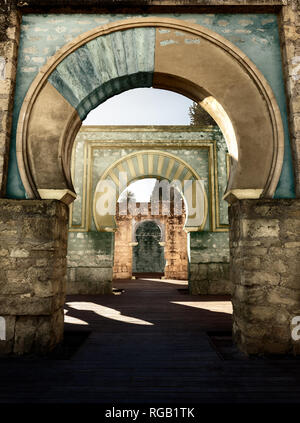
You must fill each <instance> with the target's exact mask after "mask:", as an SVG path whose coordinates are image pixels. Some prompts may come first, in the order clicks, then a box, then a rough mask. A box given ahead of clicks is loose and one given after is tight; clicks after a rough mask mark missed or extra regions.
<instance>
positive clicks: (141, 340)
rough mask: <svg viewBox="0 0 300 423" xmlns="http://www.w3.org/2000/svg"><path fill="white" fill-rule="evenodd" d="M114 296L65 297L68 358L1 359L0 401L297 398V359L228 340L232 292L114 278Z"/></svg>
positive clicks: (299, 372) (172, 401) (271, 400)
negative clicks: (71, 346) (255, 352)
mask: <svg viewBox="0 0 300 423" xmlns="http://www.w3.org/2000/svg"><path fill="white" fill-rule="evenodd" d="M115 286H116V288H120V289H123V290H124V291H125V292H123V293H121V294H120V295H105V296H70V297H68V298H67V302H66V306H65V309H66V331H67V332H66V333H67V334H69V335H70V334H71V335H72V333H73V335H74V338H76V336H77V334H79V335H80V334H81V335H82V334H83V335H84V334H86V335H88V336H87V337H86V339H85V341H84V342H83V343H82V344H81V345H80V347H79V348H78V349H77V351H75V352H74V353H73V354H72V355H71V357H68V358H66V357H59V355H58V356H50V357H47V358H34V357H28V358H17V359H16V358H2V359H1V360H0V375H1V376H0V402H1V403H24V402H27V403H106V404H122V403H143V404H151V403H162V404H173V405H179V404H189V405H192V404H207V403H208V404H209V403H210V404H216V403H223V404H226V403H228V404H232V403H266V402H267V403H299V402H300V361H299V359H297V358H283V359H281V360H278V359H266V358H256V359H253V358H252V359H248V358H246V357H245V356H243V355H242V354H240V353H238V351H237V350H236V349H235V348H234V347H233V346H232V345H231V342H230V338H228V336H227V335H228V333H229V332H230V330H231V303H230V301H229V298H228V297H220V296H219V297H216V296H191V295H189V294H188V293H187V292H186V290H185V289H186V287H187V286H186V284H185V283H183V282H182V281H181V282H180V281H163V280H154V279H137V280H132V281H119V282H116V283H115Z"/></svg>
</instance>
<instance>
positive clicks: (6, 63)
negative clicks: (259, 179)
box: [0, 2, 21, 197]
mask: <svg viewBox="0 0 300 423" xmlns="http://www.w3.org/2000/svg"><path fill="white" fill-rule="evenodd" d="M10 8H11V6H10V2H7V3H6V4H3V2H2V3H1V11H0V197H3V196H4V195H5V190H6V181H7V169H8V156H9V142H10V135H11V126H12V112H13V105H14V91H15V82H16V69H17V54H18V45H19V37H20V19H21V18H20V15H19V13H18V12H17V11H15V10H11V9H10ZM1 12H2V13H1Z"/></svg>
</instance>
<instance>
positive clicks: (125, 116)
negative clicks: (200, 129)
mask: <svg viewBox="0 0 300 423" xmlns="http://www.w3.org/2000/svg"><path fill="white" fill-rule="evenodd" d="M192 103H193V102H192V100H190V99H189V98H186V97H184V96H182V95H180V94H176V93H174V92H172V91H166V90H158V89H154V88H137V89H134V90H130V91H126V92H124V93H122V94H119V95H117V96H114V97H112V98H110V99H109V100H107V101H106V102H105V103H103V104H101V105H100V106H98V107H96V108H95V109H94V110H92V111H91V112H90V113H89V114H88V116H87V118H86V119H85V120H84V121H83V125H189V124H190V119H189V115H188V111H189V106H190V105H191V104H192Z"/></svg>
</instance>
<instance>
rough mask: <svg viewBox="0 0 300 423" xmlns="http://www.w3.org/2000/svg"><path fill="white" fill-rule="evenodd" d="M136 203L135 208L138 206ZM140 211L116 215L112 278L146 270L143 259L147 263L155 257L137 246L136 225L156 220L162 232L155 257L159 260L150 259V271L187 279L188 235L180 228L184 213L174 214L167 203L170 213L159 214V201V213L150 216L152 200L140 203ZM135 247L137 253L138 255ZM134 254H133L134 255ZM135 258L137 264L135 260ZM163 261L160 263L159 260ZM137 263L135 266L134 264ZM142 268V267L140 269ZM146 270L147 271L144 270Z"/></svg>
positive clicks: (124, 277) (182, 224)
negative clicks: (157, 255) (159, 248)
mask: <svg viewBox="0 0 300 423" xmlns="http://www.w3.org/2000/svg"><path fill="white" fill-rule="evenodd" d="M140 205H141V204H140V203H137V207H140ZM141 208H142V210H143V213H141V214H138V215H137V216H133V215H131V214H130V213H129V214H128V215H118V214H117V216H116V220H117V225H118V230H117V231H116V233H115V257H114V278H115V279H126V278H130V277H131V276H132V273H139V272H140V273H143V272H146V270H145V269H146V268H143V261H144V262H146V264H147V265H148V263H149V259H150V260H151V261H152V262H153V261H154V258H153V257H152V256H151V257H150V258H149V257H148V255H149V251H148V250H147V249H144V250H142V251H141V250H140V248H139V246H137V245H136V243H137V242H138V239H137V236H135V233H136V230H137V229H138V228H139V224H140V223H141V222H143V221H155V222H156V223H157V224H160V225H161V228H162V231H163V234H161V239H160V241H161V245H160V247H161V253H163V257H162V256H161V255H160V256H159V257H157V261H159V263H156V264H157V266H156V264H155V263H154V262H153V266H152V270H151V271H150V272H159V273H164V276H165V278H166V279H182V280H187V279H188V254H187V253H188V245H187V234H186V232H184V230H183V226H184V222H185V213H184V212H183V213H182V214H181V215H179V216H177V215H174V212H173V209H172V206H170V214H169V215H163V214H162V205H161V203H160V213H159V214H158V215H155V216H153V215H152V214H151V203H145V204H142V207H141ZM137 250H138V251H139V256H137ZM134 256H135V257H134ZM137 260H139V261H140V263H139V264H138V263H137ZM163 260H165V263H164V264H163V263H162V261H163ZM137 264H138V265H137ZM143 269H144V270H143ZM147 272H149V270H147Z"/></svg>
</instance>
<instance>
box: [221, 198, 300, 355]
mask: <svg viewBox="0 0 300 423" xmlns="http://www.w3.org/2000/svg"><path fill="white" fill-rule="evenodd" d="M229 217H230V223H231V232H230V250H231V278H232V281H233V284H234V291H233V298H232V302H233V321H234V323H233V334H234V339H235V342H236V343H237V345H238V346H239V348H240V349H241V350H242V351H244V352H245V353H247V354H256V353H274V354H276V353H278V354H279V353H280V354H282V353H299V351H300V346H299V341H298V342H297V341H293V339H292V337H291V332H292V329H293V327H292V319H293V317H295V316H300V260H299V258H300V200H299V199H297V200H284V199H282V200H281V199H280V200H242V201H237V202H236V203H234V204H233V205H232V206H231V207H230V208H229Z"/></svg>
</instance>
